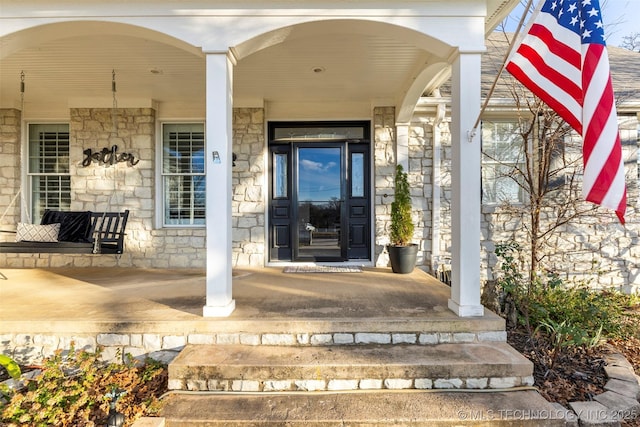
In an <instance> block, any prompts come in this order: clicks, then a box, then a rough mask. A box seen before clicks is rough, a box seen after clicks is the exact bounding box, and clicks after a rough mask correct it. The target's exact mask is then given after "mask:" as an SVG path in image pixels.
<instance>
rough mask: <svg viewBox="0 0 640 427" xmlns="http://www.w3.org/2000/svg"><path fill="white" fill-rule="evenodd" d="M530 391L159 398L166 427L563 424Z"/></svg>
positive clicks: (551, 408)
mask: <svg viewBox="0 0 640 427" xmlns="http://www.w3.org/2000/svg"><path fill="white" fill-rule="evenodd" d="M564 415H565V414H564V411H562V410H559V409H556V408H555V407H554V406H552V405H551V404H550V403H549V402H547V401H546V400H545V399H544V398H542V396H540V394H539V393H538V392H536V391H534V390H523V391H512V392H504V391H500V392H498V391H492V392H486V391H485V392H476V393H472V392H467V391H464V392H452V391H438V392H434V391H431V392H427V391H410V390H404V391H396V392H391V391H383V392H371V391H370V392H342V393H256V394H242V393H233V394H231V393H212V394H207V395H182V394H180V395H172V396H169V397H167V398H166V399H165V404H164V407H163V410H162V416H164V417H165V421H166V427H186V426H189V427H205V426H206V427H212V426H226V427H239V426H283V425H286V426H331V427H336V426H345V425H348V426H391V425H393V426H400V425H401V426H433V427H445V426H456V427H459V426H492V427H496V426H497V427H501V426H505V427H506V426H523V427H524V426H532V427H533V426H542V427H560V426H565V419H564Z"/></svg>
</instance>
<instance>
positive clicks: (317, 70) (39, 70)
mask: <svg viewBox="0 0 640 427" xmlns="http://www.w3.org/2000/svg"><path fill="white" fill-rule="evenodd" d="M514 1H516V0H487V6H488V9H489V12H490V13H491V15H490V16H488V17H487V25H493V24H491V22H492V20H495V19H497V18H496V17H497V16H498V17H503V16H504V15H505V14H506V13H507V12H508V11H507V10H506V9H508V7H507V5H512V4H513V2H514ZM354 22H356V21H354ZM75 24H78V25H84V28H83V30H82V31H80V32H74V31H67V30H66V29H68V28H69V27H66V26H68V25H75ZM116 25H122V24H109V23H106V22H89V21H86V22H84V23H79V22H75V23H67V24H65V23H59V24H52V27H55V29H54V30H47V31H48V33H47V36H42V34H40V35H39V37H35V38H33V39H30V38H29V31H41V30H40V29H38V28H36V29H33V30H25V32H24V36H25V40H24V41H19V42H17V43H16V42H15V38H16V37H21V35H19V34H12V35H10V36H8V38H10V40H9V42H10V43H11V46H12V47H11V49H10V50H9V49H7V48H6V46H7V43H4V42H6V40H0V49H5V51H0V58H2V60H1V61H0V107H4V108H6V107H13V108H20V107H21V101H20V73H21V71H24V73H25V83H26V91H25V118H64V117H66V114H67V110H68V108H69V107H70V106H72V107H73V106H96V107H98V106H102V107H109V106H111V105H112V92H111V79H112V70H115V72H116V80H117V100H118V105H119V106H120V107H127V106H144V105H145V103H142V105H141V101H145V102H146V105H150V101H151V100H153V101H155V102H157V103H159V105H160V108H161V109H162V107H163V106H166V105H174V109H173V111H177V112H182V113H183V114H184V115H189V116H191V117H204V111H205V59H204V55H203V54H202V53H201V52H199V49H197V48H193V47H192V48H191V49H181V48H180V47H179V43H170V42H167V41H166V40H162V41H159V39H158V38H157V37H155V39H154V34H149V37H148V38H147V37H146V36H145V34H144V31H140V32H137V33H135V34H133V33H126V32H122V31H119V30H118V29H117V28H114V26H116ZM314 25H316V26H318V25H320V26H322V28H321V30H320V31H318V30H317V29H316V30H315V31H308V32H305V31H299V30H298V29H296V32H297V33H296V35H295V37H291V36H288V37H287V38H286V39H284V41H283V42H280V43H277V44H274V45H272V46H270V47H267V48H264V49H262V50H258V51H257V52H255V53H253V54H250V55H248V56H246V57H243V55H240V57H241V59H240V60H239V61H238V64H237V66H236V67H235V69H234V102H235V105H236V106H254V105H256V104H259V103H262V102H269V103H274V104H276V103H289V104H293V105H295V104H300V103H335V104H347V103H361V104H366V105H371V104H373V103H377V104H378V105H382V103H385V104H386V105H397V104H398V103H399V102H401V99H402V97H404V96H405V94H406V93H407V91H408V90H409V89H410V88H411V86H412V84H413V83H414V81H416V79H417V78H418V80H417V81H420V82H421V80H419V76H420V72H421V71H422V70H424V69H425V67H427V66H428V65H430V64H434V63H438V64H440V65H439V67H445V66H446V62H444V61H446V59H447V58H446V57H447V56H448V55H450V54H451V53H452V52H453V51H454V49H453V48H448V47H447V45H445V44H443V43H440V44H439V45H438V47H436V44H438V42H436V41H435V39H433V40H434V43H432V44H433V46H434V47H433V49H434V50H433V51H432V52H431V53H430V52H427V51H426V50H425V47H424V46H425V45H424V40H421V41H417V40H416V41H415V42H414V41H413V40H415V39H416V38H417V37H413V36H411V37H410V36H406V35H405V36H406V37H404V38H403V39H399V38H395V37H393V35H391V36H390V35H389V33H386V32H385V31H380V28H376V29H375V31H373V30H372V29H371V28H369V29H368V31H360V30H362V28H360V29H359V30H358V31H354V29H353V26H352V25H350V24H346V23H345V21H342V22H341V21H326V22H324V23H316V24H314ZM362 25H365V24H362ZM377 25H379V26H382V25H384V24H377ZM109 26H111V28H109ZM71 34H77V35H71ZM391 34H393V33H391ZM49 35H51V37H49ZM412 37H413V39H412ZM33 40H36V41H35V42H34V41H33ZM419 43H422V45H421V46H420V45H419ZM16 46H20V48H19V49H16V48H15V47H16ZM443 47H444V48H443ZM434 74H437V73H434ZM421 83H422V82H421ZM136 104H137V105H136ZM175 106H180V107H178V108H176V107H175ZM184 106H188V108H186V109H185V108H184ZM181 108H182V109H181ZM185 111H188V112H187V113H185ZM178 117H179V116H178Z"/></svg>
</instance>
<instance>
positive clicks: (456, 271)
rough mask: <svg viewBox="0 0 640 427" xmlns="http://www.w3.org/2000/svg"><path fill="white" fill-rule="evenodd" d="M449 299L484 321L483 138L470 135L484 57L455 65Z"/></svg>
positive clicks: (462, 312)
mask: <svg viewBox="0 0 640 427" xmlns="http://www.w3.org/2000/svg"><path fill="white" fill-rule="evenodd" d="M451 82H452V91H451V98H452V100H451V110H452V111H451V116H452V125H451V145H452V161H451V163H452V164H451V169H452V170H451V199H452V200H451V229H452V230H451V234H452V242H451V299H450V300H449V308H450V309H451V310H452V311H453V312H455V313H456V314H457V315H458V316H461V317H467V316H482V315H483V314H484V307H483V306H482V304H480V203H481V202H480V196H481V189H480V161H481V157H480V154H481V152H480V137H479V135H475V136H470V133H469V132H470V131H471V129H472V127H473V125H474V122H475V120H476V119H477V117H478V114H479V112H480V53H479V52H463V53H460V54H459V55H458V57H457V58H456V59H455V61H454V62H453V64H452V78H451Z"/></svg>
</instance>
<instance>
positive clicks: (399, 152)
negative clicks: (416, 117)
mask: <svg viewBox="0 0 640 427" xmlns="http://www.w3.org/2000/svg"><path fill="white" fill-rule="evenodd" d="M396 164H398V165H402V168H403V169H404V171H405V172H409V124H405V123H402V124H396Z"/></svg>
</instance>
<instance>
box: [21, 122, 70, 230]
mask: <svg viewBox="0 0 640 427" xmlns="http://www.w3.org/2000/svg"><path fill="white" fill-rule="evenodd" d="M24 126H25V150H24V165H25V168H24V175H23V176H24V179H23V182H24V183H25V185H23V191H24V194H25V197H24V199H25V200H24V203H26V204H27V206H25V209H24V212H26V216H27V218H26V219H27V220H29V221H30V222H35V223H38V222H39V219H40V218H41V217H42V214H43V213H44V210H45V209H59V210H69V209H70V208H71V201H72V200H71V124H70V123H69V122H67V121H50V122H47V121H33V122H25V124H24ZM62 126H66V133H67V141H66V142H67V147H66V148H67V153H66V158H67V159H66V172H64V171H63V172H60V171H59V170H58V171H50V172H47V171H32V159H34V158H35V159H38V158H43V157H45V156H39V157H34V156H33V155H32V141H34V142H38V141H39V137H38V140H33V139H32V135H33V133H32V130H34V128H35V127H41V129H44V131H45V132H47V128H49V129H50V130H48V132H53V130H52V129H53V128H59V127H62ZM35 130H36V131H38V129H35ZM40 132H42V130H40ZM55 133H56V134H60V133H64V132H61V131H60V130H59V129H57V130H55ZM56 141H59V138H56ZM39 148H42V145H41V144H40V145H39ZM50 158H54V157H50ZM60 158H61V156H59V152H58V150H57V149H56V156H55V159H60ZM62 158H64V156H62ZM58 163H59V161H58V160H56V164H55V166H54V167H55V168H56V169H59V165H58ZM39 166H40V167H41V166H42V165H39ZM36 177H59V181H61V179H63V178H66V185H67V187H66V189H65V188H64V187H63V185H64V183H62V184H63V185H60V190H59V192H58V200H59V201H61V200H62V196H63V195H64V193H66V194H67V195H68V204H64V203H62V204H61V203H57V204H51V205H50V204H48V202H47V201H48V200H50V198H49V197H45V202H44V206H42V207H41V211H40V210H39V209H40V206H41V203H40V200H41V198H40V197H38V199H37V200H36V195H38V196H41V195H42V194H43V192H42V191H39V192H36V191H34V185H35V178H36ZM46 193H47V190H46V189H45V190H44V194H46Z"/></svg>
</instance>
